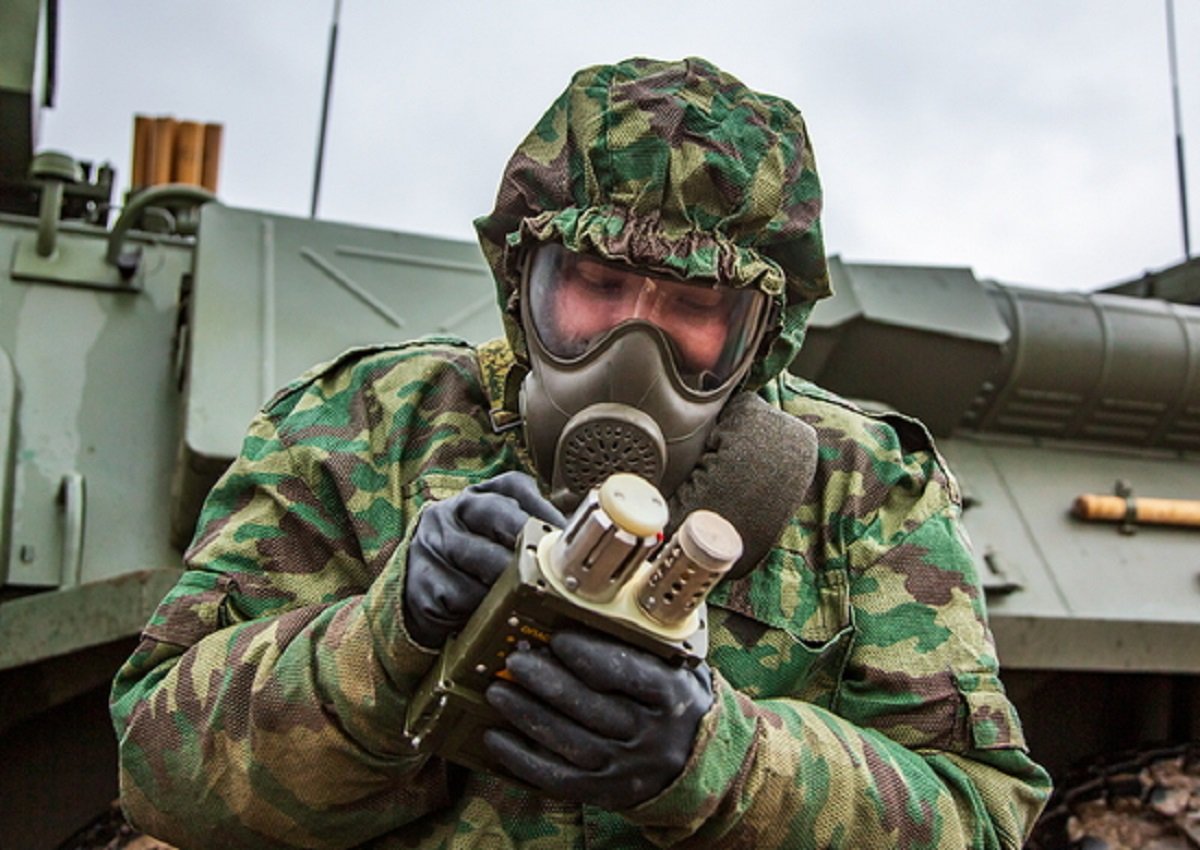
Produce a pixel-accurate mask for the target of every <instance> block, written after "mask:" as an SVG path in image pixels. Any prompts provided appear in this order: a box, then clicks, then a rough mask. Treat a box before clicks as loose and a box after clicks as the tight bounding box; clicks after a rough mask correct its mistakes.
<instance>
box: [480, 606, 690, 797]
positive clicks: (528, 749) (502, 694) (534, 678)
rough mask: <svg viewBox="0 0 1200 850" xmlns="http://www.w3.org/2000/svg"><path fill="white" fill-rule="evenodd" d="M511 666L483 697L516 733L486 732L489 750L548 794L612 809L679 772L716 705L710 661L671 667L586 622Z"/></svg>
mask: <svg viewBox="0 0 1200 850" xmlns="http://www.w3.org/2000/svg"><path fill="white" fill-rule="evenodd" d="M507 668H508V672H509V673H510V674H511V676H512V679H513V682H514V683H515V684H510V683H508V682H504V681H496V682H494V683H493V684H491V685H489V686H488V689H487V692H486V696H487V701H488V702H489V703H490V704H491V705H492V707H493V708H495V709H496V710H497V711H498V712H500V714H501V715H503V716H504V718H505V719H506V720H508V722H509V723H511V724H512V725H513V727H514V728H515V729H516V730H517V733H514V732H513V731H511V730H506V729H490V730H488V731H487V732H486V733H484V741H485V743H486V744H487V746H488V748H489V749H490V750H491V752H492V755H493V756H495V758H496V759H497V760H498V761H499V762H500V763H501V764H502V765H503V766H504V767H505V768H506V769H507V770H508V771H509V772H510V773H512V775H513V776H515V777H516V778H518V779H521V780H523V781H525V782H527V783H528V784H530V785H532V786H534V787H535V788H540V789H541V790H543V791H545V792H546V794H547V795H548V796H551V797H557V798H559V799H563V800H570V801H572V802H576V803H590V804H592V805H596V806H600V807H602V808H605V809H610V810H617V809H627V808H630V807H632V806H636V805H637V804H638V803H642V802H644V801H646V800H649V799H650V798H651V797H653V796H654V795H655V794H658V793H659V792H660V791H662V790H663V789H664V788H666V787H667V785H669V784H670V783H671V782H672V781H673V780H674V779H675V777H677V776H678V775H679V774H680V772H681V771H682V770H683V766H684V764H686V762H687V760H688V756H689V755H690V754H691V751H692V744H693V742H694V741H695V738H696V732H697V729H698V728H699V725H700V719H701V718H702V717H703V716H704V714H705V712H707V711H708V709H709V707H710V706H711V705H712V702H713V692H712V673H711V672H710V671H709V669H708V665H707V664H704V663H701V664H700V665H699V666H698V667H697V668H696V669H695V670H692V669H689V668H687V667H673V666H671V665H670V664H668V663H667V662H665V661H663V660H662V659H661V658H658V657H657V656H655V655H651V654H650V653H649V652H645V651H643V650H641V649H638V648H636V647H633V646H630V645H629V644H626V643H624V642H622V641H619V640H616V639H615V638H611V637H608V636H606V635H600V634H598V633H596V632H591V631H585V630H583V629H578V630H576V629H564V630H563V631H561V632H558V633H557V634H555V635H554V637H552V638H551V639H550V648H549V649H545V648H542V649H536V650H529V651H525V652H515V653H512V654H511V655H509V657H508V661H507Z"/></svg>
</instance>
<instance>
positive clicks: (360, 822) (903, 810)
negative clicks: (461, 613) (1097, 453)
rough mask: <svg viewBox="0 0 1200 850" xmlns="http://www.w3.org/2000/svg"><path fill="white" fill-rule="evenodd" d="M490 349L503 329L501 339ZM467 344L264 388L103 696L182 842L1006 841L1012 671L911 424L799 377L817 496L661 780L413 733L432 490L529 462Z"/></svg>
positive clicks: (819, 844) (792, 397) (1035, 796)
mask: <svg viewBox="0 0 1200 850" xmlns="http://www.w3.org/2000/svg"><path fill="white" fill-rule="evenodd" d="M491 350H492V351H493V353H494V352H495V350H496V349H494V348H493V349H491ZM497 389H498V384H496V383H495V382H489V381H487V380H485V379H484V377H483V375H482V374H481V369H480V357H479V355H478V354H477V353H476V351H475V350H473V349H471V348H469V347H468V346H466V345H465V344H462V343H457V342H453V341H445V340H432V341H431V340H427V341H423V342H420V343H410V344H407V345H400V346H390V347H381V348H379V349H374V350H371V351H366V352H363V351H360V352H356V353H352V354H350V355H347V356H344V357H343V358H341V359H340V360H339V361H335V363H333V364H330V365H328V366H326V367H324V368H319V369H316V370H313V371H312V372H310V373H309V374H308V375H307V376H305V377H304V378H302V379H301V380H300V381H298V382H296V383H294V384H292V385H291V386H289V387H288V388H286V389H285V390H284V391H282V392H281V393H280V394H279V395H277V396H276V397H275V398H274V399H273V400H272V401H271V402H270V403H269V404H268V405H266V407H265V408H264V410H263V411H262V412H261V414H260V415H259V416H258V417H257V418H256V419H255V421H254V423H253V425H252V426H251V428H250V432H249V434H248V436H247V437H246V440H245V444H244V447H243V450H242V453H241V456H240V457H239V458H238V459H237V460H236V461H235V462H234V464H233V465H232V467H231V468H230V469H229V471H228V472H227V474H226V475H225V476H224V478H223V479H222V480H221V481H220V483H219V484H218V485H217V486H216V487H215V488H214V490H213V492H212V493H211V495H210V496H209V499H208V502H207V504H206V506H205V509H204V511H203V514H202V516H201V518H200V522H199V527H198V531H197V535H196V538H195V541H194V543H193V545H192V547H191V549H190V550H189V552H188V553H187V555H186V564H187V570H186V571H185V572H184V573H183V574H182V576H181V578H180V580H179V583H178V584H177V585H176V587H175V588H174V590H173V591H172V592H171V593H170V594H169V595H168V596H167V598H166V599H165V600H164V601H163V603H162V604H161V606H160V607H159V609H158V611H157V612H156V614H155V615H154V617H153V618H152V620H151V622H150V623H149V624H148V625H147V627H146V629H145V632H144V634H143V636H142V641H141V644H140V646H139V647H138V649H137V650H136V652H135V653H134V655H133V656H132V657H131V658H130V659H129V660H128V662H127V663H126V664H125V665H124V666H123V668H122V669H121V671H120V672H119V674H118V676H117V679H116V682H115V684H114V689H113V702H112V709H113V716H114V720H115V724H116V728H117V732H118V736H119V738H120V753H121V786H122V799H123V802H124V805H125V807H126V810H127V811H128V813H129V814H130V815H131V817H132V819H133V820H134V821H135V822H136V823H138V824H139V825H141V826H142V828H144V829H145V830H147V831H148V832H150V833H153V834H155V835H157V836H159V837H160V838H164V839H167V840H170V841H172V842H175V843H177V844H179V845H181V846H184V847H199V846H230V847H282V846H301V847H349V846H370V847H487V848H508V847H521V848H543V847H544V848H550V847H553V848H562V847H572V848H584V847H586V848H632V847H643V846H646V847H651V846H656V847H714V846H722V847H729V848H732V847H745V848H802V847H807V848H826V847H829V848H884V847H906V848H931V847H954V848H962V847H981V848H984V847H986V848H995V847H1005V848H1015V847H1018V846H1020V844H1021V843H1022V839H1023V837H1024V835H1025V833H1026V832H1027V830H1028V829H1029V827H1030V826H1031V824H1032V821H1033V819H1034V817H1035V816H1036V814H1037V812H1038V810H1039V808H1040V806H1041V805H1042V803H1043V801H1044V798H1045V795H1046V793H1047V790H1048V787H1047V786H1048V780H1047V778H1046V775H1045V773H1044V772H1043V771H1042V770H1041V769H1040V768H1039V767H1038V766H1037V765H1036V764H1034V763H1033V762H1032V761H1031V760H1030V759H1029V758H1028V756H1027V754H1026V752H1025V750H1024V746H1023V740H1022V737H1021V730H1020V725H1019V722H1018V720H1017V718H1016V716H1015V713H1014V711H1013V709H1012V707H1011V705H1010V704H1009V702H1008V700H1007V699H1006V697H1005V696H1004V693H1003V689H1002V687H1001V685H1000V683H999V680H998V679H997V674H996V673H997V671H996V659H995V654H994V650H993V646H992V641H991V636H990V633H989V631H988V628H987V625H986V621H985V615H984V602H983V596H982V593H981V591H980V589H979V585H978V582H977V580H976V577H975V575H974V569H973V562H972V559H971V557H970V555H969V552H968V549H967V546H966V543H965V541H964V539H963V533H962V530H961V528H960V526H959V522H958V514H959V502H958V497H957V493H956V492H955V485H954V482H953V479H952V478H951V477H950V476H949V475H948V474H947V472H946V470H945V469H944V468H943V466H942V463H941V461H940V459H939V457H938V456H937V454H936V452H934V451H933V450H932V446H931V445H930V444H929V442H928V438H927V437H926V436H925V434H924V431H923V429H921V428H920V427H919V426H916V425H915V424H914V423H911V422H910V421H908V420H902V419H900V418H895V417H882V418H876V417H871V416H867V415H864V414H863V413H861V412H859V411H857V410H856V409H854V408H852V407H850V406H849V405H847V404H845V403H844V402H841V401H839V400H837V399H835V398H832V397H830V396H828V395H826V394H824V393H822V392H821V391H820V390H818V389H817V388H815V387H813V386H811V385H809V384H805V383H804V382H801V381H799V380H797V379H795V378H793V377H791V376H787V375H783V376H780V377H778V378H775V379H773V380H772V381H771V382H770V383H769V384H767V385H766V386H765V387H764V388H763V389H762V390H761V391H760V394H761V395H763V397H765V398H766V399H767V400H768V401H770V402H771V403H773V404H776V405H778V406H781V407H782V408H784V409H785V410H788V411H791V412H793V413H794V414H795V415H797V416H801V417H803V418H804V419H805V420H806V421H808V422H809V423H811V424H812V425H813V426H814V427H815V428H816V430H817V433H818V435H819V438H820V443H821V449H820V458H821V460H820V465H819V469H818V472H817V482H816V485H817V486H814V487H813V491H812V492H813V494H814V495H813V497H812V499H811V501H809V502H808V503H806V504H805V505H804V506H803V507H802V508H801V509H800V510H799V511H798V512H797V513H796V515H795V516H794V518H793V519H792V521H791V522H790V523H789V525H788V526H787V527H786V528H785V529H784V531H783V534H782V537H781V539H780V540H779V542H778V545H777V547H776V548H775V549H774V550H773V551H772V552H771V553H770V555H769V556H768V557H767V559H766V560H765V561H764V563H763V564H762V565H761V566H760V567H759V568H758V569H757V570H755V571H754V572H752V573H750V574H749V575H747V576H745V577H743V578H741V579H738V580H736V581H727V582H725V583H723V584H722V585H720V586H718V587H717V588H716V590H715V592H714V594H713V595H712V597H711V599H710V626H711V634H710V650H709V662H710V664H711V666H712V668H713V670H714V680H715V681H714V686H715V694H716V700H715V703H714V706H713V708H712V709H711V710H710V711H709V713H708V714H707V715H706V717H705V718H704V720H703V722H702V724H701V729H700V732H699V735H698V738H697V741H696V744H695V746H694V749H693V752H692V755H691V758H690V760H689V762H688V764H687V766H686V767H685V769H684V772H683V773H682V774H681V775H680V776H679V777H678V779H677V780H676V781H675V782H674V783H673V784H672V785H670V786H669V787H668V788H667V789H666V790H665V791H663V792H662V793H661V794H659V795H658V796H657V797H655V798H653V799H651V800H649V801H647V802H645V803H643V804H642V805H640V806H638V807H636V808H634V809H632V810H628V811H622V812H607V811H603V810H600V809H597V808H593V807H589V806H583V807H580V806H576V805H573V804H565V803H559V802H556V801H552V800H547V799H544V798H542V797H540V796H537V795H534V794H532V793H529V792H527V791H525V790H522V789H520V788H517V787H515V786H513V785H510V784H508V783H506V782H504V781H503V780H501V779H498V778H495V777H492V776H489V775H483V774H475V773H468V772H467V771H465V770H463V769H461V768H457V767H454V766H447V764H445V763H444V762H442V761H441V760H439V759H436V758H433V759H419V758H415V757H413V756H411V755H406V754H405V749H404V746H403V742H402V740H401V735H400V729H401V725H402V722H403V715H404V709H405V705H406V698H407V696H408V695H409V694H410V693H411V691H412V689H413V688H414V686H415V685H416V683H417V682H418V681H419V680H420V678H421V676H422V674H423V673H424V672H425V671H426V670H427V669H428V668H429V666H430V664H431V662H432V660H433V656H432V654H431V653H430V652H429V651H427V650H424V649H422V648H421V647H419V646H417V645H416V644H414V643H413V642H412V641H411V640H410V639H409V637H408V636H407V633H406V631H405V628H404V622H403V615H402V603H401V591H402V588H403V585H404V565H405V553H406V546H407V540H408V535H409V534H411V532H412V529H413V527H414V526H415V520H416V518H417V516H418V512H419V511H420V509H421V506H422V505H423V504H424V503H426V502H428V501H429V500H433V499H441V498H445V497H447V496H450V495H452V494H454V493H456V492H458V491H459V490H461V489H462V488H464V487H466V486H467V485H469V484H472V483H475V482H478V481H481V480H484V479H487V478H489V477H491V476H494V475H496V474H497V473H499V472H502V471H504V470H510V469H528V467H527V465H526V462H525V459H524V458H523V455H522V452H521V449H520V447H519V445H518V441H517V438H516V437H515V435H514V432H512V431H509V432H507V433H502V434H497V433H496V432H495V430H494V429H493V427H492V422H491V418H490V416H489V410H490V408H491V407H492V406H493V404H494V401H495V393H496V391H497Z"/></svg>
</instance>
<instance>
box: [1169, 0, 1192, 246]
mask: <svg viewBox="0 0 1200 850" xmlns="http://www.w3.org/2000/svg"><path fill="white" fill-rule="evenodd" d="M1166 2H1167V55H1168V56H1169V58H1170V63H1171V104H1172V106H1173V108H1174V114H1175V172H1176V175H1177V177H1178V178H1179V214H1180V217H1181V218H1182V222H1183V258H1184V260H1190V259H1191V258H1192V243H1191V238H1190V236H1189V227H1188V208H1187V177H1186V175H1185V173H1184V170H1183V120H1182V118H1181V117H1180V112H1179V67H1178V63H1177V62H1176V59H1175V2H1174V0H1166Z"/></svg>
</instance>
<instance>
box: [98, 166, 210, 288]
mask: <svg viewBox="0 0 1200 850" xmlns="http://www.w3.org/2000/svg"><path fill="white" fill-rule="evenodd" d="M216 199H217V196H216V195H214V194H213V193H212V192H210V191H208V190H207V189H201V188H200V187H199V186H189V185H187V184H186V183H167V184H166V185H163V186H155V187H154V188H152V189H146V190H145V191H142V192H140V193H138V195H137V197H135V198H134V199H133V200H132V201H130V202H129V204H128V205H126V207H125V209H123V210H122V211H121V215H120V217H119V218H117V221H116V224H114V225H113V229H112V233H110V234H109V235H108V251H107V253H105V255H104V261H105V262H106V263H108V264H109V265H110V266H114V267H116V269H117V271H119V272H120V273H121V277H122V278H124V279H125V280H129V279H130V278H131V277H133V274H134V272H136V271H137V267H138V263H139V262H140V261H141V252H140V251H130V252H129V253H125V251H124V247H125V234H126V233H128V232H129V229H130V228H131V227H133V225H134V222H136V221H138V220H139V219H140V218H141V217H142V213H143V212H145V211H146V209H147V208H149V207H153V206H162V205H164V204H167V203H168V202H172V201H173V202H176V203H189V202H190V203H192V204H193V205H196V206H199V205H200V204H205V203H208V202H209V201H215V200H216Z"/></svg>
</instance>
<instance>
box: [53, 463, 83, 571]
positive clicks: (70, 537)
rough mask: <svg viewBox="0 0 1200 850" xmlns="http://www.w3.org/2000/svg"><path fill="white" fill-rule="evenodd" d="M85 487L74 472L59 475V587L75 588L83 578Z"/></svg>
mask: <svg viewBox="0 0 1200 850" xmlns="http://www.w3.org/2000/svg"><path fill="white" fill-rule="evenodd" d="M86 503H87V488H86V486H85V484H84V478H83V476H82V475H80V474H79V473H78V472H68V473H67V474H66V475H64V476H63V479H62V484H61V485H60V487H59V490H58V504H59V506H60V507H61V508H62V510H63V544H62V575H61V578H60V580H59V587H76V586H78V585H79V583H80V582H81V581H82V580H83V532H84V527H85V525H86V522H85V521H86V518H87V516H86V515H87V512H86V510H85V508H86Z"/></svg>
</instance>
